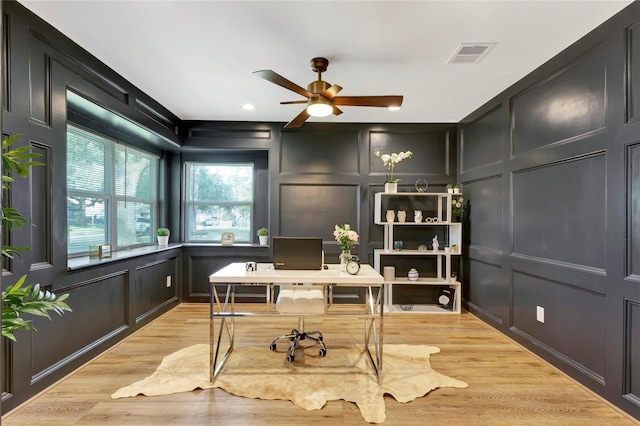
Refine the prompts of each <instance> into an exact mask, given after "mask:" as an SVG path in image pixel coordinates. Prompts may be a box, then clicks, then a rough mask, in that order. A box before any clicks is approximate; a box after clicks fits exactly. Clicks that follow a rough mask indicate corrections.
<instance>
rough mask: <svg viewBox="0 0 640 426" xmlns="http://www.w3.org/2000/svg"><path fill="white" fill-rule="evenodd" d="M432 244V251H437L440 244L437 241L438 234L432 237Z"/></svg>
mask: <svg viewBox="0 0 640 426" xmlns="http://www.w3.org/2000/svg"><path fill="white" fill-rule="evenodd" d="M431 241H432V244H433V251H438V247H439V246H440V244H439V243H438V236H437V235H436V236H435V237H433V240H431Z"/></svg>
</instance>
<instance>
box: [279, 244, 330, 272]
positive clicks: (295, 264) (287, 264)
mask: <svg viewBox="0 0 640 426" xmlns="http://www.w3.org/2000/svg"><path fill="white" fill-rule="evenodd" d="M322 263H323V256H322V238H316V237H273V267H274V268H275V269H291V270H304V269H322Z"/></svg>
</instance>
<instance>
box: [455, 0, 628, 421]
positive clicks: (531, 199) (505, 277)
mask: <svg viewBox="0 0 640 426" xmlns="http://www.w3.org/2000/svg"><path fill="white" fill-rule="evenodd" d="M638 46H640V3H634V4H632V5H631V6H630V7H628V8H627V9H625V10H624V11H623V12H621V13H620V14H618V15H617V16H616V17H614V18H613V19H611V20H610V21H608V22H607V23H605V24H604V25H603V26H601V27H600V28H598V29H597V30H595V31H594V32H592V33H590V34H589V35H587V36H585V37H584V38H583V39H581V40H580V41H579V42H577V43H576V44H575V45H573V46H571V47H570V48H568V49H567V50H565V51H563V52H562V53H561V54H559V55H558V56H556V57H555V58H553V59H552V60H551V61H549V62H548V63H546V64H544V65H543V66H541V67H540V68H539V69H537V70H536V71H535V72H533V73H531V74H530V75H529V76H527V77H526V78H525V79H523V80H522V81H520V82H518V83H517V84H515V85H514V86H513V87H511V88H509V89H508V90H507V91H505V92H504V93H502V94H500V95H499V96H497V97H496V98H494V99H493V100H491V101H490V102H488V103H487V104H486V105H484V106H483V107H482V108H480V109H479V110H478V111H476V112H474V113H473V114H471V115H470V116H469V117H467V118H465V119H464V120H463V121H462V122H461V123H460V124H459V126H458V135H459V144H460V149H459V164H460V170H459V180H460V182H461V183H462V185H463V191H464V193H465V196H466V197H467V199H468V200H470V208H469V211H468V223H467V225H468V227H469V229H470V231H469V235H468V238H469V240H468V245H469V247H468V253H469V256H468V258H467V259H466V263H465V270H466V271H467V276H468V281H467V282H466V283H465V288H464V295H465V299H466V306H467V307H468V309H469V310H470V311H471V312H473V313H475V314H477V315H478V316H479V317H481V318H482V319H484V320H485V321H487V322H488V323H490V324H492V325H493V326H494V327H496V328H497V329H498V330H500V331H501V332H503V333H505V334H506V335H508V336H509V337H512V338H514V339H515V340H517V341H518V342H520V343H522V344H524V345H525V346H526V347H527V348H529V349H531V350H532V351H534V352H535V353H537V354H539V355H540V356H542V357H543V358H544V359H546V360H548V361H550V362H551V363H553V364H554V365H556V366H557V367H559V368H560V369H562V370H563V371H564V372H566V373H568V374H569V375H571V376H572V377H574V378H576V379H577V380H579V381H580V382H582V383H584V384H585V385H587V386H588V387H589V388H591V389H593V390H595V391H596V392H597V393H599V394H600V395H602V396H604V397H605V398H606V399H608V400H609V401H611V402H613V403H614V404H616V405H618V406H619V407H621V408H623V409H624V410H626V411H627V412H629V413H631V414H632V415H633V416H635V417H636V418H640V338H638V336H640V274H639V272H640V266H639V265H640V257H639V255H638V253H639V251H638V250H640V234H639V230H640V191H639V189H638V188H639V187H640V171H639V170H640V155H639V153H640V116H639V114H640V101H639V99H640V50H639V49H638ZM537 306H541V307H543V308H544V309H545V321H544V323H541V322H538V321H537V320H536V307H537Z"/></svg>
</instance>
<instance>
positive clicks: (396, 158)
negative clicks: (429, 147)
mask: <svg viewBox="0 0 640 426" xmlns="http://www.w3.org/2000/svg"><path fill="white" fill-rule="evenodd" d="M373 153H374V154H375V156H376V157H380V159H381V160H382V163H383V164H384V166H385V167H386V168H387V170H389V173H387V176H386V180H385V184H384V191H385V192H391V193H395V192H397V191H398V182H400V179H397V178H395V177H394V176H393V172H394V169H395V167H396V164H398V163H399V162H401V161H402V160H405V159H407V158H411V156H412V155H413V152H411V151H406V152H400V154H396V153H395V152H394V153H392V154H380V151H378V150H377V149H376V150H375V151H373ZM387 184H395V185H387Z"/></svg>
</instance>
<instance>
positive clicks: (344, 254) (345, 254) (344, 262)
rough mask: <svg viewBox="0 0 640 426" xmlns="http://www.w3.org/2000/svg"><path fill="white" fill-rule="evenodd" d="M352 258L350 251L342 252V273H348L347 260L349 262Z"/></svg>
mask: <svg viewBox="0 0 640 426" xmlns="http://www.w3.org/2000/svg"><path fill="white" fill-rule="evenodd" d="M350 257H351V251H350V250H342V253H340V272H347V260H349V258H350Z"/></svg>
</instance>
